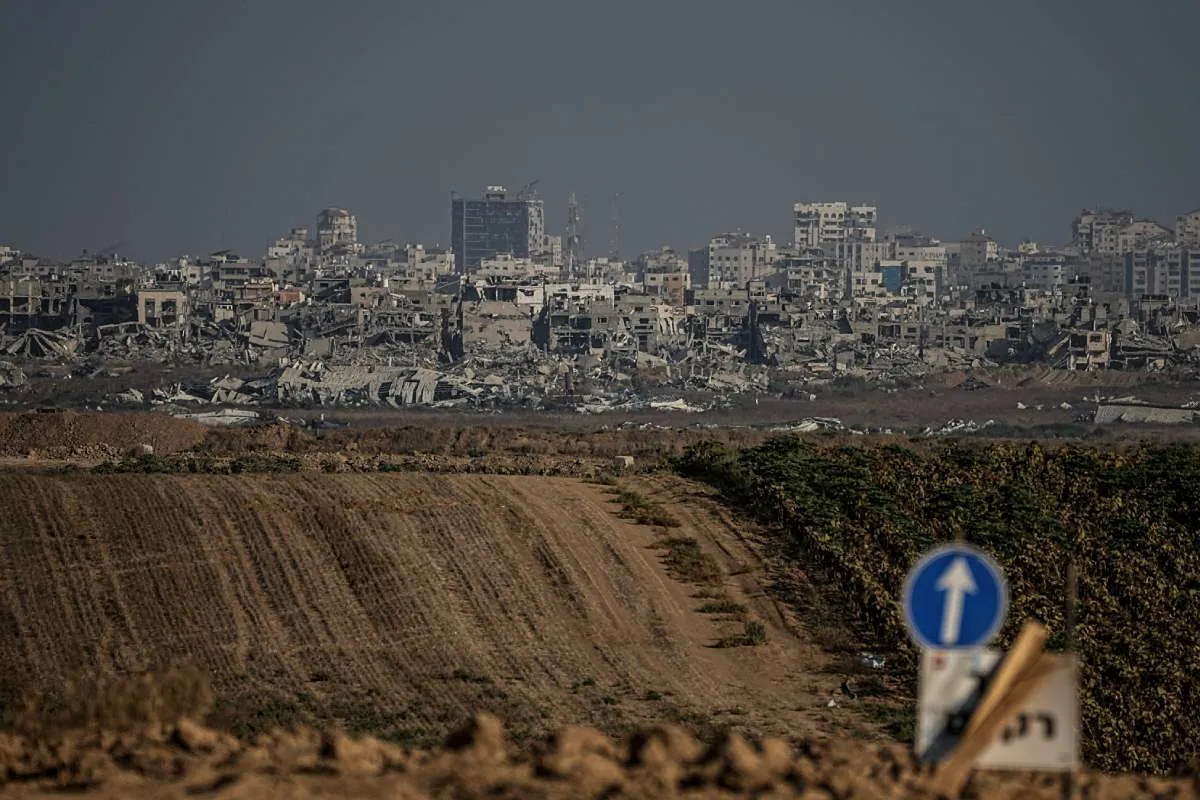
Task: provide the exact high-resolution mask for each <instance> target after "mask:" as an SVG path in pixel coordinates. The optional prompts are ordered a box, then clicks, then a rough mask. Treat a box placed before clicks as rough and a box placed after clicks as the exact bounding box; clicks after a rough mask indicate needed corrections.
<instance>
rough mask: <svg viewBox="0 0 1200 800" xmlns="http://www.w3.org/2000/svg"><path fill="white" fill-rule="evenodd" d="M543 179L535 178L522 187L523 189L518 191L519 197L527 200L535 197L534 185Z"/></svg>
mask: <svg viewBox="0 0 1200 800" xmlns="http://www.w3.org/2000/svg"><path fill="white" fill-rule="evenodd" d="M540 181H541V179H540V178H537V179H534V180H532V181H530V182H529V183H527V184H525V185H524V186H522V187H521V191H519V192H517V199H519V200H527V199H529V198H531V197H533V187H535V186H537V185H538V183H539V182H540Z"/></svg>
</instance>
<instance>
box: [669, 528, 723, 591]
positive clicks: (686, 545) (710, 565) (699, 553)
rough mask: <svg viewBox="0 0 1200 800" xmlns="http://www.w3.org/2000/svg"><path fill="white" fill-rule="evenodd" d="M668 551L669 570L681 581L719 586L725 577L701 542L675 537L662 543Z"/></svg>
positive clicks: (689, 538) (688, 537)
mask: <svg viewBox="0 0 1200 800" xmlns="http://www.w3.org/2000/svg"><path fill="white" fill-rule="evenodd" d="M660 546H662V547H665V548H666V549H667V556H666V559H665V561H666V564H667V569H669V570H671V572H673V573H675V575H676V577H678V578H679V579H680V580H684V581H689V582H691V583H700V584H709V585H712V584H718V583H720V582H721V579H722V578H723V577H724V573H723V572H722V571H721V565H720V564H718V563H717V560H716V559H715V558H713V557H712V556H711V555H709V554H708V553H706V552H704V550H703V549H701V547H700V542H698V541H697V540H696V539H694V538H692V537H690V536H687V537H673V538H670V539H666V540H664V541H663V542H661V544H660Z"/></svg>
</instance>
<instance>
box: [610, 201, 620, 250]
mask: <svg viewBox="0 0 1200 800" xmlns="http://www.w3.org/2000/svg"><path fill="white" fill-rule="evenodd" d="M620 199H621V193H620V192H617V193H616V194H614V195H613V205H612V226H613V227H612V241H611V242H609V246H608V257H609V258H611V259H612V260H613V261H620V260H621V217H620V215H619V214H618V207H617V203H618V201H619V200H620Z"/></svg>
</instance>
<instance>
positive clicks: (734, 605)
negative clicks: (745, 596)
mask: <svg viewBox="0 0 1200 800" xmlns="http://www.w3.org/2000/svg"><path fill="white" fill-rule="evenodd" d="M700 613H701V614H745V613H746V607H745V606H744V605H742V604H741V603H738V602H735V601H733V600H729V599H728V598H727V599H725V600H714V601H712V602H710V603H705V604H704V605H702V606H700Z"/></svg>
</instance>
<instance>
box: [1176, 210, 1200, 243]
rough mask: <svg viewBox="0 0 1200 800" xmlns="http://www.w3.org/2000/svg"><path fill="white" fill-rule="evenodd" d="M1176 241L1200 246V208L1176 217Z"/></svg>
mask: <svg viewBox="0 0 1200 800" xmlns="http://www.w3.org/2000/svg"><path fill="white" fill-rule="evenodd" d="M1175 241H1177V242H1179V243H1180V244H1182V245H1197V246H1200V208H1197V209H1195V210H1194V211H1189V212H1187V213H1186V214H1180V215H1179V216H1178V217H1176V218H1175Z"/></svg>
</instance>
